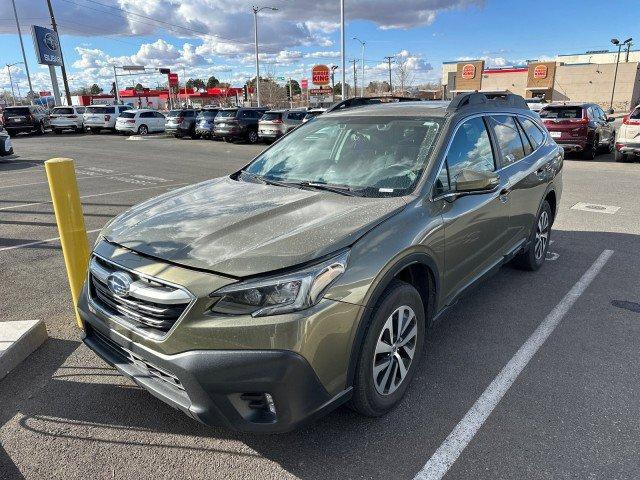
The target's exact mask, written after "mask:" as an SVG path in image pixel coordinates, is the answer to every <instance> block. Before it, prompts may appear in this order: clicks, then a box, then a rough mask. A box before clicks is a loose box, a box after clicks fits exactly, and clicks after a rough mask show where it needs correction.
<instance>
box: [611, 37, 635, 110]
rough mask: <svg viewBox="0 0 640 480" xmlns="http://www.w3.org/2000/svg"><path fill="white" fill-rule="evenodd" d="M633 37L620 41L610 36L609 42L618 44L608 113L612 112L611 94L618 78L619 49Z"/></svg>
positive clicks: (614, 89) (614, 90) (613, 92)
mask: <svg viewBox="0 0 640 480" xmlns="http://www.w3.org/2000/svg"><path fill="white" fill-rule="evenodd" d="M632 40H633V38H627V39H626V40H625V41H624V42H620V40H618V39H617V38H612V39H611V43H613V44H614V45H617V46H618V56H617V57H616V69H615V71H614V74H613V86H612V87H611V102H610V103H609V113H613V95H614V94H615V92H616V80H617V78H618V64H619V63H620V51H621V50H622V46H623V45H629V44H630V43H631V41H632Z"/></svg>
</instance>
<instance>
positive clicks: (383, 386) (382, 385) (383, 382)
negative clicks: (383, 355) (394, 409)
mask: <svg viewBox="0 0 640 480" xmlns="http://www.w3.org/2000/svg"><path fill="white" fill-rule="evenodd" d="M391 370H393V362H392V361H391V360H389V368H387V371H386V372H385V374H384V376H383V377H382V380H380V383H378V386H379V388H380V390H381V391H382V393H386V392H387V390H388V388H387V383H388V381H389V374H390V373H391Z"/></svg>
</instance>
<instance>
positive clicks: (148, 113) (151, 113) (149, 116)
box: [140, 112, 155, 118]
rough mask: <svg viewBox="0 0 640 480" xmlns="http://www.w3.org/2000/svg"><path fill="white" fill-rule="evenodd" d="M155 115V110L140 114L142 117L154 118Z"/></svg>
mask: <svg viewBox="0 0 640 480" xmlns="http://www.w3.org/2000/svg"><path fill="white" fill-rule="evenodd" d="M154 117H155V115H154V114H153V112H142V113H141V114H140V118H154Z"/></svg>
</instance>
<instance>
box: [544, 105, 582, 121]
mask: <svg viewBox="0 0 640 480" xmlns="http://www.w3.org/2000/svg"><path fill="white" fill-rule="evenodd" d="M540 116H541V117H542V118H558V119H563V118H582V107H545V108H543V109H542V110H540Z"/></svg>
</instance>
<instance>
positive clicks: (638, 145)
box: [616, 142, 640, 155]
mask: <svg viewBox="0 0 640 480" xmlns="http://www.w3.org/2000/svg"><path fill="white" fill-rule="evenodd" d="M616 150H618V151H619V152H620V153H624V154H625V155H640V142H632V143H622V142H616Z"/></svg>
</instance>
